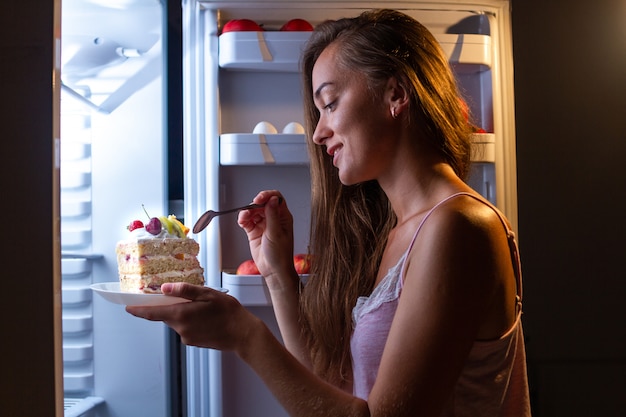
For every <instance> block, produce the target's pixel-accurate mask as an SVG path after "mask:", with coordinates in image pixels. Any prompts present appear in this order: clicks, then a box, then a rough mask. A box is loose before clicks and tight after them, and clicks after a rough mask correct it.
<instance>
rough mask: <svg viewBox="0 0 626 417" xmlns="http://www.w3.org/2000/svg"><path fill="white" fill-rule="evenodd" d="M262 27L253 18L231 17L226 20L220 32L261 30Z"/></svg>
mask: <svg viewBox="0 0 626 417" xmlns="http://www.w3.org/2000/svg"><path fill="white" fill-rule="evenodd" d="M262 31H263V28H262V27H261V26H260V25H259V24H258V23H257V22H255V21H254V20H250V19H233V20H229V21H228V22H226V24H225V25H224V27H223V28H222V33H226V32H262Z"/></svg>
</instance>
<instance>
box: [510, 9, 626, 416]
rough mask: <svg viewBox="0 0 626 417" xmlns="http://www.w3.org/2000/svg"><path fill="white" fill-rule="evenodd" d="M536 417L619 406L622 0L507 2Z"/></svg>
mask: <svg viewBox="0 0 626 417" xmlns="http://www.w3.org/2000/svg"><path fill="white" fill-rule="evenodd" d="M513 51H514V55H513V59H514V63H515V97H516V99H515V105H516V140H517V167H518V177H517V178H518V196H519V198H518V207H519V237H520V244H521V248H520V250H521V256H522V268H523V274H524V284H525V287H524V291H525V303H524V309H525V315H524V316H523V321H524V326H525V330H526V335H527V351H528V367H529V374H530V378H531V385H532V395H533V400H534V404H533V405H534V409H533V411H534V416H535V417H547V416H581V417H582V416H624V415H626V414H625V413H626V395H624V394H625V393H626V378H624V377H625V376H626V312H625V311H626V310H625V309H624V301H625V297H626V272H625V268H624V266H625V260H626V243H625V242H626V227H625V224H626V223H625V222H624V214H626V203H625V198H624V197H625V196H624V194H625V193H626V161H625V159H626V2H625V1H623V0H598V1H583V0H560V1H554V0H519V1H516V0H514V1H513Z"/></svg>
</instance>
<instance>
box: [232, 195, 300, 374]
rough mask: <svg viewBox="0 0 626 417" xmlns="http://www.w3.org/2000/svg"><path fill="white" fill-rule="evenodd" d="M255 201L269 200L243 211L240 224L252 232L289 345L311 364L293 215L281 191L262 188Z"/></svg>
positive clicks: (253, 249)
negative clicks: (305, 337) (295, 260)
mask: <svg viewBox="0 0 626 417" xmlns="http://www.w3.org/2000/svg"><path fill="white" fill-rule="evenodd" d="M254 202H255V203H267V204H266V206H265V207H264V208H263V209H257V210H248V211H243V212H241V213H240V214H239V217H238V223H239V226H240V227H241V228H242V229H244V231H245V232H246V234H247V235H248V240H249V243H250V252H251V253H252V257H253V258H254V260H255V263H256V264H257V267H258V268H259V271H260V272H261V274H262V275H263V277H264V279H265V282H266V283H267V286H268V289H269V291H270V297H271V299H272V306H273V308H274V314H275V315H276V321H277V322H278V327H279V329H280V333H281V336H282V338H283V342H284V343H285V346H286V347H287V349H288V350H289V352H291V353H292V354H293V355H294V356H295V357H296V358H298V360H300V362H302V363H303V364H305V365H306V366H307V367H310V356H309V353H308V349H307V348H306V346H305V343H304V340H303V338H302V328H301V326H300V307H299V303H300V285H301V283H300V277H299V276H298V274H297V273H296V270H295V268H294V265H293V217H292V215H291V213H290V212H289V209H288V207H287V204H286V202H285V201H284V198H283V197H282V196H281V195H280V193H279V192H278V191H262V192H260V193H259V194H258V195H257V196H256V197H255V198H254Z"/></svg>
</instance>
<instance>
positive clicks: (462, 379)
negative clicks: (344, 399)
mask: <svg viewBox="0 0 626 417" xmlns="http://www.w3.org/2000/svg"><path fill="white" fill-rule="evenodd" d="M458 195H468V196H470V197H473V198H476V199H477V200H479V201H481V202H483V203H485V204H487V205H489V206H490V207H491V208H493V207H492V206H491V205H490V204H488V203H486V202H485V201H483V200H482V199H480V198H478V197H476V196H473V195H472V194H469V193H457V194H453V195H451V196H449V197H447V198H445V199H444V200H442V201H440V202H439V203H437V204H436V205H435V206H434V207H433V208H432V209H431V210H430V211H429V212H428V213H427V214H426V216H425V217H424V219H423V220H422V222H421V223H420V225H419V226H418V228H417V230H416V232H415V235H414V236H413V239H412V241H411V244H410V245H409V248H408V249H407V251H406V252H405V253H404V255H403V256H402V257H401V259H400V260H399V261H398V263H397V264H396V265H395V266H394V267H392V268H391V269H389V271H388V272H387V275H386V276H385V277H384V278H383V279H382V281H381V282H380V283H379V284H378V285H377V286H376V288H374V291H373V292H372V294H371V295H370V296H369V297H359V299H358V300H357V303H356V305H355V307H354V309H353V310H352V319H353V326H354V330H353V334H352V339H351V341H350V347H351V353H352V367H353V377H354V388H353V390H354V395H355V396H357V397H359V398H362V399H364V400H367V397H368V396H369V393H370V391H371V389H372V387H373V385H374V382H375V381H376V374H377V373H378V367H379V366H380V360H381V357H382V354H383V350H384V348H385V343H386V341H387V336H388V334H389V329H390V327H391V322H392V321H393V317H394V315H395V312H396V308H397V306H398V302H399V298H400V294H401V293H402V284H403V279H402V271H403V270H404V264H405V261H406V258H407V255H408V254H409V252H410V251H411V248H412V247H413V244H414V242H415V240H416V238H417V235H418V233H419V231H420V229H421V227H422V225H423V224H424V222H425V221H426V220H427V219H428V217H429V216H430V214H431V213H432V212H433V211H434V210H436V209H437V207H439V206H440V205H441V204H443V203H445V202H446V201H448V200H449V199H451V198H454V197H456V196H458ZM494 211H495V212H496V213H497V214H498V216H499V217H500V220H501V221H502V224H503V225H504V228H505V230H506V233H507V237H508V241H509V247H510V250H511V259H512V261H513V266H514V270H515V276H516V279H517V317H516V320H515V323H514V324H513V326H512V327H511V329H509V331H507V332H506V333H505V334H504V335H502V337H500V338H499V339H497V340H489V341H476V342H474V345H473V347H472V349H471V351H470V354H469V356H468V358H467V360H466V362H465V365H464V368H463V371H462V372H461V375H460V376H459V379H458V381H457V383H456V386H455V388H454V392H453V393H452V396H451V397H450V398H449V400H448V402H447V404H446V407H445V409H444V412H443V414H442V417H465V416H468V417H469V416H471V417H477V416H489V417H495V416H511V417H512V416H515V417H529V416H530V401H529V394H528V380H527V376H526V353H525V347H524V338H523V331H522V323H521V313H522V312H521V310H522V309H521V303H522V282H521V270H520V263H519V255H518V249H517V243H516V241H515V235H514V233H513V231H511V230H510V229H509V227H508V225H507V223H506V222H505V221H504V219H503V218H502V215H501V214H500V212H498V210H495V209H494Z"/></svg>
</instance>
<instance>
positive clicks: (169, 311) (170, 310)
mask: <svg viewBox="0 0 626 417" xmlns="http://www.w3.org/2000/svg"><path fill="white" fill-rule="evenodd" d="M161 291H162V292H163V294H164V295H167V296H172V297H179V298H185V299H187V300H190V301H212V300H214V299H215V297H216V296H217V294H221V292H220V291H217V290H214V289H212V288H207V287H201V286H199V285H192V284H187V283H184V282H177V283H166V284H163V285H162V286H161ZM181 304H186V303H179V304H172V305H164V306H126V311H127V312H128V313H130V314H132V315H133V316H135V317H140V318H143V319H146V320H150V321H168V320H170V319H172V317H175V316H176V315H177V314H178V313H179V312H180V310H181V307H183V308H184V306H182V305H181Z"/></svg>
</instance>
